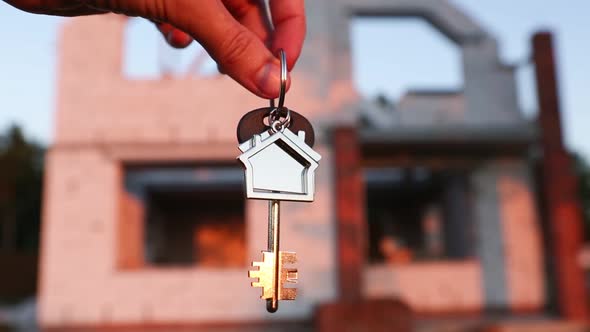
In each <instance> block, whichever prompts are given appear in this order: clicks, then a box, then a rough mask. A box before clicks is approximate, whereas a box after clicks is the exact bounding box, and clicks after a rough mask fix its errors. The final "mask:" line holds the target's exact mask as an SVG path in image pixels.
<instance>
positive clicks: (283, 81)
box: [270, 48, 288, 109]
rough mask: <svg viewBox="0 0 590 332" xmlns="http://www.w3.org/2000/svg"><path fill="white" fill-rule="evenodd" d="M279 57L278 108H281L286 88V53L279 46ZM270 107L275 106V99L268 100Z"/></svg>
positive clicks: (283, 103)
mask: <svg viewBox="0 0 590 332" xmlns="http://www.w3.org/2000/svg"><path fill="white" fill-rule="evenodd" d="M279 59H280V61H281V88H280V92H279V105H278V107H277V108H278V109H281V108H283V106H284V105H285V92H286V90H287V75H288V72H287V55H286V53H285V51H284V50H283V49H282V48H281V49H280V50H279ZM270 107H271V108H275V100H274V99H271V100H270Z"/></svg>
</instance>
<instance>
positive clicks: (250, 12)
mask: <svg viewBox="0 0 590 332" xmlns="http://www.w3.org/2000/svg"><path fill="white" fill-rule="evenodd" d="M5 2H7V3H8V4H10V5H12V6H14V7H16V8H19V9H21V10H24V11H27V12H31V13H36V14H46V15H58V16H82V15H94V14H104V13H109V12H114V13H118V14H124V15H128V16H140V17H143V18H146V19H148V20H151V21H153V22H154V23H155V24H156V26H157V27H158V29H159V30H160V32H161V33H162V35H163V36H164V38H166V40H167V41H168V43H169V44H170V45H172V46H173V47H177V48H183V47H186V46H188V45H189V44H190V43H191V42H192V40H193V39H194V40H196V41H197V42H199V43H200V44H201V45H202V46H203V47H204V48H205V50H207V52H208V53H209V55H211V57H212V58H213V59H214V60H215V61H216V62H217V64H218V66H219V68H220V71H221V72H223V73H225V74H227V75H229V76H230V77H232V78H233V79H234V80H235V81H237V82H238V83H240V84H241V85H242V86H244V87H245V88H246V89H248V90H250V91H251V92H252V93H254V94H256V95H258V96H260V97H263V98H276V97H278V94H279V83H280V64H279V60H278V59H277V57H276V56H275V55H276V54H277V53H278V50H279V49H281V48H282V49H284V50H285V52H286V54H287V65H288V68H289V70H291V69H292V68H293V66H294V65H295V62H296V61H297V59H298V58H299V54H300V53H301V48H302V47H303V40H304V38H305V13H304V0H270V3H269V5H270V12H271V16H272V25H273V26H274V29H272V28H271V24H270V22H268V19H267V15H266V14H265V6H264V2H263V1H262V0H5Z"/></svg>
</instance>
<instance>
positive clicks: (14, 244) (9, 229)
mask: <svg viewBox="0 0 590 332" xmlns="http://www.w3.org/2000/svg"><path fill="white" fill-rule="evenodd" d="M43 156H44V148H43V147H41V146H40V145H38V144H36V143H34V142H30V141H27V139H26V138H25V137H24V135H23V133H22V131H21V129H20V128H19V127H17V126H13V127H10V128H8V129H7V130H6V132H5V133H4V134H0V248H2V249H3V250H8V251H15V250H18V251H25V252H35V251H36V250H37V248H38V243H39V230H40V219H41V193H42V180H43Z"/></svg>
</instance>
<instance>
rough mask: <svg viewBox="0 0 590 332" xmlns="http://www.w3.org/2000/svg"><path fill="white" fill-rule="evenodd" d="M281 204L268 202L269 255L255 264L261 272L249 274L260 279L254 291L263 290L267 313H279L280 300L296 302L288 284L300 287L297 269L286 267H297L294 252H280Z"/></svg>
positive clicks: (276, 201) (267, 252)
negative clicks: (256, 289)
mask: <svg viewBox="0 0 590 332" xmlns="http://www.w3.org/2000/svg"><path fill="white" fill-rule="evenodd" d="M279 218H280V201H278V200H272V201H269V202H268V251H263V252H262V261H261V262H253V263H252V266H254V267H258V270H252V271H248V276H249V277H250V278H258V281H255V282H252V286H253V287H261V288H262V296H261V297H260V298H261V299H265V300H266V310H267V311H268V312H276V311H277V309H278V308H279V300H295V297H296V296H297V289H296V288H286V287H285V286H284V284H285V283H297V269H296V268H286V267H283V265H286V264H295V263H296V262H297V256H296V254H295V253H294V252H285V251H280V250H279V232H280V224H279V221H280V220H279Z"/></svg>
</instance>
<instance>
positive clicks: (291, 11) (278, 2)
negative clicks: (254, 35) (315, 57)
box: [269, 0, 306, 70]
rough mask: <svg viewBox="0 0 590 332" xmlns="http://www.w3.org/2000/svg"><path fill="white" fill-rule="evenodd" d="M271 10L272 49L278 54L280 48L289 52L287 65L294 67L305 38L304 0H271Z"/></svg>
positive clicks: (290, 67)
mask: <svg viewBox="0 0 590 332" xmlns="http://www.w3.org/2000/svg"><path fill="white" fill-rule="evenodd" d="M269 4H270V12H271V15H272V23H273V25H274V33H273V38H272V44H271V49H272V52H273V53H274V54H277V53H278V51H279V49H281V48H282V49H283V50H285V53H286V54H287V66H288V67H289V70H291V69H292V68H293V66H294V65H295V62H297V59H298V58H299V55H300V54H301V49H302V48H303V41H304V39H305V32H306V26H305V5H304V0H270V2H269Z"/></svg>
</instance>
